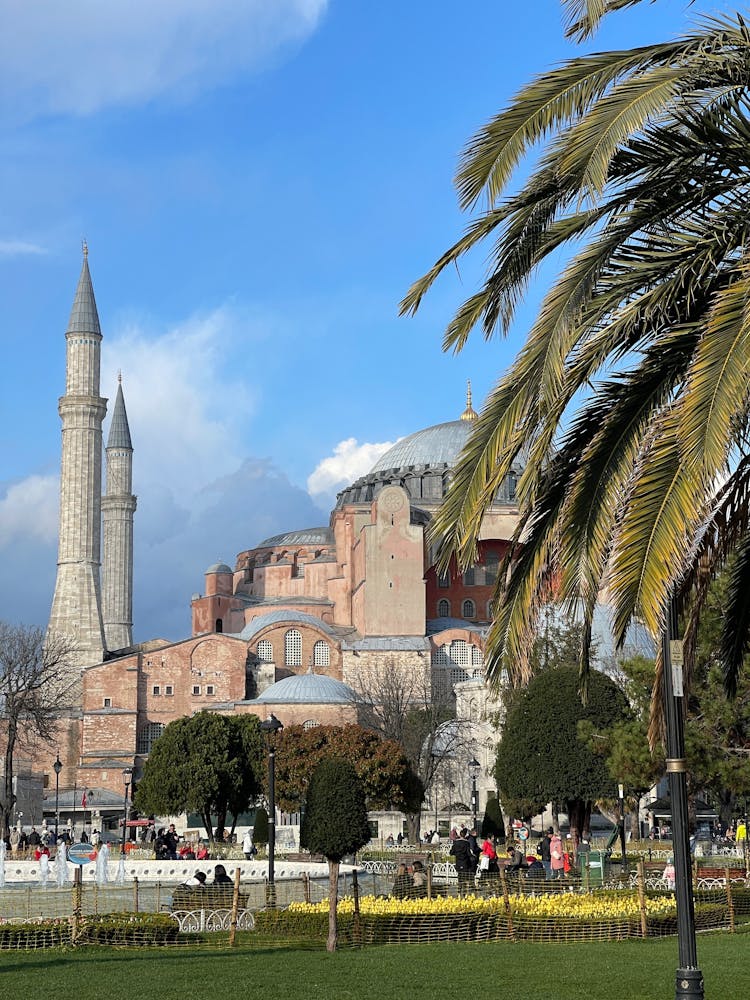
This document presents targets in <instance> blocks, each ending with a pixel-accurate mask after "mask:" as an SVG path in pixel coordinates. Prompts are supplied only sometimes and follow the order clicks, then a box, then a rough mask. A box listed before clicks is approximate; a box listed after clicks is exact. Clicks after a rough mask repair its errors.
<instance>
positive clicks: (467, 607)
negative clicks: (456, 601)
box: [461, 601, 477, 618]
mask: <svg viewBox="0 0 750 1000" xmlns="http://www.w3.org/2000/svg"><path fill="white" fill-rule="evenodd" d="M476 613H477V611H476V608H475V607H474V602H473V601H464V603H463V604H462V605H461V615H462V617H463V618H474V616H475V615H476Z"/></svg>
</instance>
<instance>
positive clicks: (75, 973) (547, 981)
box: [0, 933, 750, 1000]
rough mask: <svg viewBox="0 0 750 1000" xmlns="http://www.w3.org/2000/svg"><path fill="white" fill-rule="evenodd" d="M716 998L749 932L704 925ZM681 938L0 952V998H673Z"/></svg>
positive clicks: (743, 987) (732, 977) (744, 977)
mask: <svg viewBox="0 0 750 1000" xmlns="http://www.w3.org/2000/svg"><path fill="white" fill-rule="evenodd" d="M698 948H699V951H698V954H699V961H700V964H701V968H702V970H703V973H704V976H705V979H706V996H707V997H708V998H709V1000H719V998H724V997H731V996H742V995H743V994H744V993H746V992H747V991H748V989H750V963H749V962H748V958H749V957H750V936H749V935H747V934H737V935H730V934H727V933H721V934H705V935H701V936H700V938H699V941H698ZM676 965H677V942H676V940H675V939H674V938H667V939H658V940H651V941H623V942H607V943H601V944H580V945H574V944H561V945H557V944H531V943H519V944H509V943H505V942H497V943H482V944H434V945H432V944H431V945H403V946H391V947H383V948H370V949H367V950H364V951H359V952H353V951H341V952H337V953H336V954H335V955H328V954H327V953H326V952H324V951H308V950H304V951H303V950H293V949H290V948H273V949H258V948H248V947H240V948H237V949H236V950H234V951H229V950H228V949H221V950H218V949H215V948H213V949H211V948H193V947H184V948H175V949H161V950H147V949H142V950H140V951H136V952H134V951H128V950H122V951H118V950H115V949H111V948H96V949H94V948H91V949H83V950H81V951H76V952H72V951H68V952H63V951H44V952H32V953H17V952H0V997H3V998H8V1000H16V998H18V1000H20V998H22V997H28V996H44V997H54V998H55V1000H94V998H99V997H105V998H106V1000H157V998H158V1000H192V998H196V1000H204V998H215V997H226V996H239V995H241V996H243V997H245V998H251V1000H254V998H258V1000H261V998H263V1000H265V998H267V997H279V996H283V997H284V998H285V1000H329V998H335V1000H344V998H352V1000H354V998H356V1000H384V998H386V997H388V998H401V997H404V998H406V997H409V998H410V1000H411V998H413V1000H443V998H445V1000H455V998H456V997H467V996H485V997H489V996H503V997H504V998H506V1000H515V998H519V1000H579V998H580V1000H584V998H585V1000H591V998H602V1000H641V998H643V1000H646V998H648V1000H662V998H663V1000H672V998H673V997H674V995H675V968H676Z"/></svg>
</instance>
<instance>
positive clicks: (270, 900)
mask: <svg viewBox="0 0 750 1000" xmlns="http://www.w3.org/2000/svg"><path fill="white" fill-rule="evenodd" d="M283 728H284V726H283V725H282V723H281V722H279V720H278V719H277V718H276V716H275V715H273V714H271V715H269V716H268V718H267V719H265V720H264V721H263V722H261V724H260V729H261V732H262V733H263V735H264V736H265V738H266V746H267V747H268V890H267V893H266V904H267V905H268V906H270V907H273V906H275V905H276V886H275V883H274V870H273V867H274V853H275V851H276V734H277V733H278V732H279V731H280V730H282V729H283Z"/></svg>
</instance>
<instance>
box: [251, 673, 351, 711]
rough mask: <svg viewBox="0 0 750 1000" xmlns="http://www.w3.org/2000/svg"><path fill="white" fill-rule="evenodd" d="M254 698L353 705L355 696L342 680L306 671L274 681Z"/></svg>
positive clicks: (307, 703)
mask: <svg viewBox="0 0 750 1000" xmlns="http://www.w3.org/2000/svg"><path fill="white" fill-rule="evenodd" d="M255 700H256V701H260V702H263V703H264V704H273V705H281V704H298V705H353V704H354V703H355V702H356V700H357V696H356V694H355V692H354V691H353V690H352V688H350V687H349V685H348V684H344V683H343V682H342V681H337V680H335V679H334V678H333V677H327V676H326V675H325V674H313V673H307V674H294V675H293V676H292V677H284V678H283V680H280V681H276V683H275V684H271V686H270V687H267V688H266V690H265V691H264V692H263V693H262V694H260V695H258V697H257V698H256V699H255Z"/></svg>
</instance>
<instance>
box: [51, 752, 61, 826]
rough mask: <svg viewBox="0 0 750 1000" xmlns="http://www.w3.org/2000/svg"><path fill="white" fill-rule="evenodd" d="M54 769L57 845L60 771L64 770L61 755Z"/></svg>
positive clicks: (56, 760) (58, 755)
mask: <svg viewBox="0 0 750 1000" xmlns="http://www.w3.org/2000/svg"><path fill="white" fill-rule="evenodd" d="M52 767H53V769H54V772H55V843H57V830H58V827H59V826H60V771H62V769H63V765H62V761H61V760H60V754H59V753H58V754H57V757H56V758H55V763H54V764H53V765H52Z"/></svg>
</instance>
